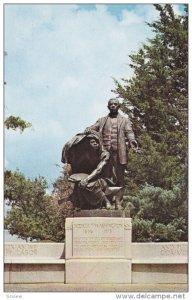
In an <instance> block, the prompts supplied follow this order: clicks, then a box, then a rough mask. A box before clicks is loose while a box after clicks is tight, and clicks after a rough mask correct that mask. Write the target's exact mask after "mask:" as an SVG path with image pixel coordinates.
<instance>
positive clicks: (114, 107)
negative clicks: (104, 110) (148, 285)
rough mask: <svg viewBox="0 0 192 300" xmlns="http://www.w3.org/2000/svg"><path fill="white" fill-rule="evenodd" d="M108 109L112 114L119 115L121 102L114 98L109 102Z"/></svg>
mask: <svg viewBox="0 0 192 300" xmlns="http://www.w3.org/2000/svg"><path fill="white" fill-rule="evenodd" d="M107 107H108V109H109V111H110V113H113V114H114V113H117V112H118V110H119V108H120V103H119V100H117V99H115V98H112V99H110V100H109V101H108V106H107Z"/></svg>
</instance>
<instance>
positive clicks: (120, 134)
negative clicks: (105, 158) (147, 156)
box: [86, 113, 135, 164]
mask: <svg viewBox="0 0 192 300" xmlns="http://www.w3.org/2000/svg"><path fill="white" fill-rule="evenodd" d="M107 118H108V115H107V116H105V117H103V118H100V119H98V120H97V122H96V123H95V124H93V125H92V126H90V127H88V128H86V130H87V129H92V130H95V131H98V132H99V133H100V134H101V136H102V132H103V128H104V126H105V123H106V121H107ZM117 139H118V141H117V144H118V146H117V147H118V155H119V162H120V164H127V162H128V157H127V145H126V141H131V140H134V139H135V135H134V132H133V130H132V124H131V121H130V120H129V119H128V118H126V117H123V116H122V115H120V114H119V113H118V115H117Z"/></svg>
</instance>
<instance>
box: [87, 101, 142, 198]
mask: <svg viewBox="0 0 192 300" xmlns="http://www.w3.org/2000/svg"><path fill="white" fill-rule="evenodd" d="M119 108H120V104H119V101H118V100H117V99H110V100H109V101H108V109H109V111H110V112H109V114H108V115H107V116H105V117H103V118H100V119H98V121H97V122H96V123H95V124H94V125H92V126H90V127H87V128H86V129H85V132H87V133H88V132H89V131H90V130H95V131H98V132H99V133H100V135H101V137H102V142H103V146H104V148H105V149H106V150H107V151H108V152H109V153H110V161H109V163H108V166H107V168H106V170H105V172H106V174H105V176H106V177H107V178H110V179H111V180H112V181H113V182H114V184H115V185H116V186H120V187H123V190H122V191H123V192H124V186H125V182H124V172H125V169H126V166H127V163H128V147H129V146H130V147H131V148H134V149H137V141H136V140H135V135H134V132H133V130H132V126H131V121H130V120H129V118H126V117H123V116H122V115H121V114H119V112H118V110H119ZM123 192H122V195H121V197H120V198H121V199H119V200H122V198H123Z"/></svg>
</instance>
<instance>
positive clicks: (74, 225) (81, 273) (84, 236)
mask: <svg viewBox="0 0 192 300" xmlns="http://www.w3.org/2000/svg"><path fill="white" fill-rule="evenodd" d="M131 228H132V226H131V219H130V218H119V217H117V218H114V217H79V218H78V217H76V218H68V219H66V225H65V230H66V236H65V237H66V240H65V241H66V242H65V259H66V272H65V282H66V283H131V257H132V255H131Z"/></svg>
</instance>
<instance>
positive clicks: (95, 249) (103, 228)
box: [73, 218, 125, 257]
mask: <svg viewBox="0 0 192 300" xmlns="http://www.w3.org/2000/svg"><path fill="white" fill-rule="evenodd" d="M124 235H125V231H124V220H123V219H117V218H116V219H113V218H112V219H110V220H109V219H108V218H107V219H105V218H102V220H101V219H99V218H98V219H97V218H94V220H93V219H90V218H88V219H86V218H83V219H82V218H75V219H74V222H73V257H124V256H125V237H124Z"/></svg>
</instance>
